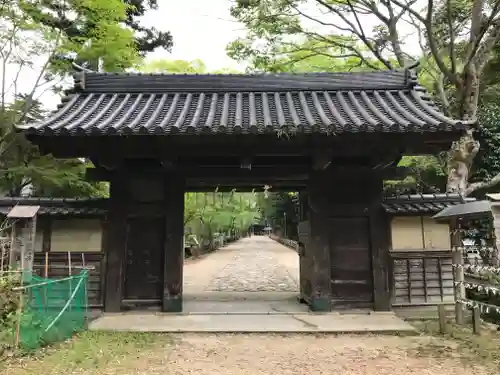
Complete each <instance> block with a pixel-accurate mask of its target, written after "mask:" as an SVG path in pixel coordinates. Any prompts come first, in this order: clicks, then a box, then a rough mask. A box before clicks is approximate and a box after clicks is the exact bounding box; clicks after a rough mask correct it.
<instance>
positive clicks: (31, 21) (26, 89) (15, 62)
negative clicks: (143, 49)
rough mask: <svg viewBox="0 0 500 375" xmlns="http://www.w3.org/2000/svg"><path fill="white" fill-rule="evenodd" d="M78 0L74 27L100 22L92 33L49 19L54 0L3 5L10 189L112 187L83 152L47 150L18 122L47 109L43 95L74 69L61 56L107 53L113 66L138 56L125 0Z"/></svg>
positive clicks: (0, 162)
mask: <svg viewBox="0 0 500 375" xmlns="http://www.w3.org/2000/svg"><path fill="white" fill-rule="evenodd" d="M42 3H43V4H42ZM64 4H66V3H64ZM42 5H43V6H42ZM45 6H46V7H47V8H45ZM61 6H62V5H61ZM71 6H72V8H71V9H72V10H73V11H74V13H73V15H78V18H75V19H74V20H72V23H71V26H72V27H76V28H79V29H84V28H85V27H86V25H87V24H89V23H91V24H92V25H93V28H92V31H89V34H88V35H87V34H86V38H82V37H81V36H80V35H76V36H74V35H72V34H71V33H68V32H67V30H65V29H64V30H63V29H61V28H60V27H58V26H57V25H51V24H50V23H48V22H46V21H43V22H42V19H41V17H42V15H43V14H45V13H46V12H48V9H49V10H50V2H40V1H34V0H33V1H32V0H16V1H9V2H2V4H1V5H0V67H1V74H2V78H1V79H0V190H3V192H4V193H7V194H9V195H19V194H20V193H21V191H22V189H23V188H24V187H26V186H30V187H31V189H32V193H33V194H34V195H52V194H57V195H62V196H94V195H102V194H103V193H104V191H103V185H102V184H90V183H88V182H86V181H85V180H84V170H85V165H84V163H83V162H82V161H81V160H78V159H76V160H57V159H54V158H53V157H51V156H50V155H44V156H42V155H40V153H39V151H38V149H37V148H36V147H34V146H33V145H32V144H31V143H29V142H28V141H27V140H26V139H25V138H24V136H23V135H22V134H19V133H17V132H16V131H15V129H14V126H15V125H21V124H25V123H27V122H31V121H36V120H40V119H42V118H44V117H45V116H47V113H46V112H45V111H44V109H43V106H42V105H41V103H40V97H41V96H42V95H43V94H44V93H47V92H55V93H58V92H59V91H60V90H61V84H62V83H63V82H64V80H65V79H66V78H67V77H68V73H70V72H71V71H72V66H71V61H69V60H68V59H66V58H63V59H61V58H60V57H61V56H63V57H67V56H68V55H71V54H75V55H76V56H78V57H79V58H82V59H85V60H93V59H95V58H97V57H99V58H100V59H101V61H102V63H103V65H104V66H105V67H106V69H107V70H110V71H120V70H123V69H124V68H126V67H130V66H133V65H134V64H135V63H137V61H138V57H139V55H138V53H137V51H136V49H135V41H134V34H133V31H132V30H130V29H129V28H127V27H125V26H124V25H123V23H124V22H125V21H126V19H127V9H128V8H127V6H126V5H125V4H123V2H122V1H121V0H93V1H87V0H82V1H73V2H71ZM57 9H59V8H57ZM49 13H50V12H49ZM53 13H57V12H55V11H54V12H52V13H50V14H53ZM66 16H69V15H66ZM28 77H29V78H28Z"/></svg>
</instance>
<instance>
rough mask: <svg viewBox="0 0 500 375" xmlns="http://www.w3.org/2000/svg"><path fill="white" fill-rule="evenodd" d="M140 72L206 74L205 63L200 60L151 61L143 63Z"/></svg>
mask: <svg viewBox="0 0 500 375" xmlns="http://www.w3.org/2000/svg"><path fill="white" fill-rule="evenodd" d="M139 70H140V71H141V72H144V73H186V74H193V73H200V74H202V73H206V72H207V67H206V66H205V63H204V62H203V61H201V60H199V59H196V60H192V61H186V60H167V59H161V60H151V61H146V62H144V63H142V65H141V66H140V67H139Z"/></svg>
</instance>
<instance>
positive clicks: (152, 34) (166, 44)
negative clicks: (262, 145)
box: [18, 0, 172, 71]
mask: <svg viewBox="0 0 500 375" xmlns="http://www.w3.org/2000/svg"><path fill="white" fill-rule="evenodd" d="M18 1H20V0H18ZM20 5H21V6H22V7H23V8H24V9H25V10H26V11H27V12H29V14H30V16H31V17H33V20H34V21H35V22H36V23H37V24H38V25H43V26H45V27H46V28H49V29H51V30H53V31H55V32H56V33H61V34H62V35H63V36H64V37H65V38H66V39H67V40H71V41H72V42H73V43H76V44H78V45H85V46H86V47H85V48H84V49H75V48H74V46H73V47H71V48H68V51H69V52H77V54H78V61H79V62H80V63H82V64H83V65H87V66H88V67H91V68H96V66H95V62H96V59H97V58H99V57H100V58H104V67H105V69H106V70H107V71H114V70H115V69H116V68H119V69H124V68H126V67H128V66H129V63H128V62H127V61H128V60H129V59H130V58H135V57H134V56H133V55H135V56H137V54H136V52H139V53H140V54H141V55H143V54H145V53H146V52H152V51H154V50H155V49H156V48H165V49H170V48H171V47H172V36H171V34H170V33H169V32H163V31H158V30H157V29H156V28H154V27H145V26H143V25H141V24H140V23H139V22H138V21H137V18H139V17H142V16H144V15H145V14H146V12H147V11H148V10H156V9H158V3H157V1H156V0H68V1H64V2H62V1H59V0H22V1H20ZM130 53H133V55H131V54H130Z"/></svg>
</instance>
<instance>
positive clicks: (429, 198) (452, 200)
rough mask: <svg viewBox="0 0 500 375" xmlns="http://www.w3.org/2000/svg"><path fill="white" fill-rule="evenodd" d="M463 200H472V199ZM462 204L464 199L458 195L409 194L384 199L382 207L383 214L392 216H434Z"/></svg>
mask: <svg viewBox="0 0 500 375" xmlns="http://www.w3.org/2000/svg"><path fill="white" fill-rule="evenodd" d="M465 199H466V200H467V201H471V200H474V199H473V198H465ZM463 202H464V199H463V198H462V197H461V196H460V195H459V194H450V193H443V194H410V195H397V196H392V197H385V198H384V200H383V203H382V207H383V208H384V210H385V212H387V213H390V214H393V215H398V214H399V215H402V214H423V213H426V214H434V213H437V212H440V211H441V210H443V209H445V208H447V207H451V206H455V205H459V204H461V203H463Z"/></svg>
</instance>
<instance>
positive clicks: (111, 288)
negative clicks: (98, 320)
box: [103, 172, 127, 312]
mask: <svg viewBox="0 0 500 375" xmlns="http://www.w3.org/2000/svg"><path fill="white" fill-rule="evenodd" d="M109 193H110V194H109V211H108V215H107V226H106V230H107V232H106V235H105V243H104V246H105V249H104V254H105V258H104V263H105V264H104V267H103V268H104V269H105V272H106V273H105V275H106V276H105V277H106V282H105V284H104V285H105V289H104V311H106V312H119V311H120V309H121V303H122V297H123V273H124V271H123V269H124V262H125V247H126V231H127V219H126V206H127V176H126V174H125V173H121V172H119V173H116V174H115V175H114V176H113V178H112V179H111V181H110V189H109Z"/></svg>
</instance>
